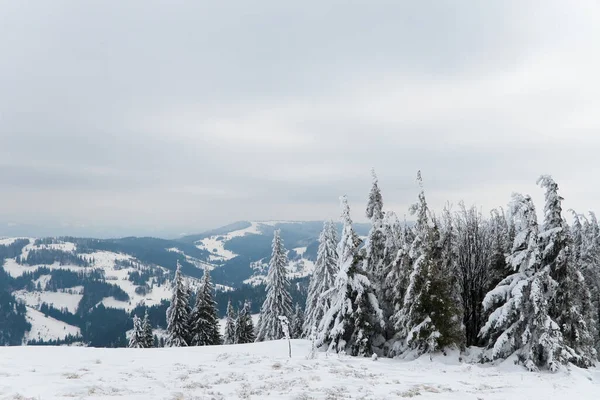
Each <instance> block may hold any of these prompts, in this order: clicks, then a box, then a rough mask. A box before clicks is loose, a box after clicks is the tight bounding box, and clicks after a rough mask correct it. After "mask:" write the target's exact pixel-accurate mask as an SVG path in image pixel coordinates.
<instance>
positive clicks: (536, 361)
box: [480, 194, 567, 371]
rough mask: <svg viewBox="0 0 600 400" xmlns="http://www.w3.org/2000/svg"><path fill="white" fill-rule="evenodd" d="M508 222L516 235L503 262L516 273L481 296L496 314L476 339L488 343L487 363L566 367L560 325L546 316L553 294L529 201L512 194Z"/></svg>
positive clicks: (533, 211) (528, 367) (526, 197)
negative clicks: (512, 357)
mask: <svg viewBox="0 0 600 400" xmlns="http://www.w3.org/2000/svg"><path fill="white" fill-rule="evenodd" d="M511 218H512V220H513V223H514V226H515V229H516V232H515V233H516V235H515V239H514V243H513V246H512V252H511V254H510V255H509V256H508V257H507V263H508V264H509V265H510V266H511V268H513V270H514V271H515V272H514V273H513V274H512V275H509V276H508V277H506V278H505V279H503V280H502V281H501V282H500V283H499V284H498V285H497V286H496V288H495V289H493V290H492V291H491V292H489V293H488V294H487V295H486V296H485V300H484V308H485V309H488V310H492V309H493V310H494V311H493V312H492V313H491V314H490V317H489V318H488V321H487V323H486V324H485V325H484V326H483V328H482V329H481V332H480V335H481V336H482V337H484V338H487V339H488V340H489V347H490V350H491V358H492V359H498V358H507V357H509V356H510V355H512V354H513V353H515V352H516V353H517V354H518V356H519V359H520V360H521V361H522V362H523V363H524V365H525V367H526V368H527V369H529V370H531V371H535V370H537V369H538V368H540V367H544V368H549V369H551V370H556V369H557V368H558V366H559V365H560V364H561V363H564V362H566V361H567V360H566V358H565V353H564V352H563V345H562V335H561V332H560V328H559V326H558V325H557V324H556V322H555V321H553V320H552V318H551V317H550V316H549V307H550V303H551V301H552V298H553V296H554V291H555V290H556V286H557V285H556V282H555V281H554V280H553V279H552V277H551V276H550V268H549V267H548V266H545V267H543V266H542V253H541V249H540V237H539V227H538V223H537V215H536V212H535V207H534V205H533V202H532V201H531V198H530V197H529V196H522V195H520V194H514V195H513V201H512V203H511Z"/></svg>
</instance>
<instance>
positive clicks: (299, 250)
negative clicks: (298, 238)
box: [294, 247, 307, 257]
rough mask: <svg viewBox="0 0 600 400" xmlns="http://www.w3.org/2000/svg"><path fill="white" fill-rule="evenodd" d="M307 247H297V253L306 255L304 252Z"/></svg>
mask: <svg viewBox="0 0 600 400" xmlns="http://www.w3.org/2000/svg"><path fill="white" fill-rule="evenodd" d="M306 249H307V248H306V247H296V248H295V249H294V251H295V252H296V254H298V255H299V256H300V257H302V256H303V255H304V253H306Z"/></svg>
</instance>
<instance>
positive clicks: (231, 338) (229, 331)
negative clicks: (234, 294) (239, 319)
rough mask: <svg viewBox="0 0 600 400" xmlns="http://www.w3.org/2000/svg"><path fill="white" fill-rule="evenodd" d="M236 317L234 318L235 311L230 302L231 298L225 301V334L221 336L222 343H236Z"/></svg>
mask: <svg viewBox="0 0 600 400" xmlns="http://www.w3.org/2000/svg"><path fill="white" fill-rule="evenodd" d="M235 331H236V319H235V311H234V310H233V305H232V304H231V299H229V302H228V303H227V317H226V321H225V335H224V337H223V343H224V344H235V343H238V342H237V340H236V337H235V336H236V334H235Z"/></svg>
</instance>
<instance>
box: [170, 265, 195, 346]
mask: <svg viewBox="0 0 600 400" xmlns="http://www.w3.org/2000/svg"><path fill="white" fill-rule="evenodd" d="M189 301H190V299H189V291H188V287H187V286H186V284H185V283H184V281H183V276H182V275H181V265H180V264H179V263H177V271H176V272H175V278H174V279H173V296H172V297H171V305H170V306H169V308H168V309H167V340H166V341H165V346H167V347H184V346H187V345H188V342H187V340H188V338H189V336H190V330H189V326H188V322H189Z"/></svg>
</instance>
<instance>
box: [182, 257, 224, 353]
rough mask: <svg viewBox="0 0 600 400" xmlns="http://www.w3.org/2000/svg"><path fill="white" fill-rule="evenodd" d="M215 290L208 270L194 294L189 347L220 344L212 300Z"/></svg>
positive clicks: (214, 306)
mask: <svg viewBox="0 0 600 400" xmlns="http://www.w3.org/2000/svg"><path fill="white" fill-rule="evenodd" d="M214 291H215V288H214V286H213V284H212V282H211V280H210V273H209V271H208V269H206V268H205V269H204V275H203V277H202V281H201V283H200V287H199V289H198V293H197V294H196V305H195V307H194V309H193V311H192V313H191V315H190V323H189V326H190V338H191V341H190V345H191V346H214V345H218V344H221V334H220V333H219V320H218V318H217V303H216V302H215V300H214V299H213V294H214Z"/></svg>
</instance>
